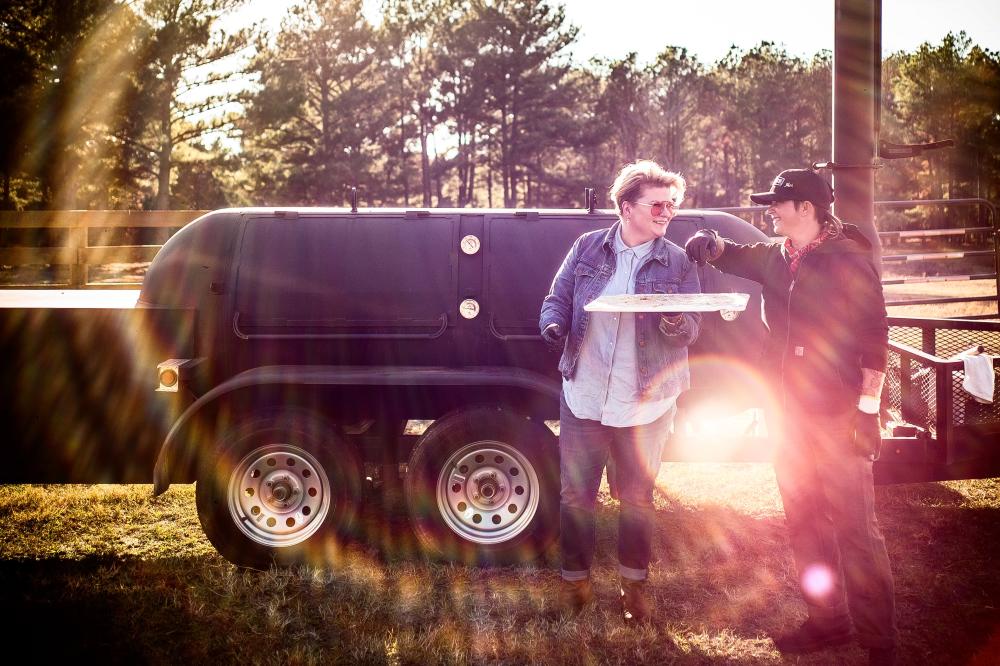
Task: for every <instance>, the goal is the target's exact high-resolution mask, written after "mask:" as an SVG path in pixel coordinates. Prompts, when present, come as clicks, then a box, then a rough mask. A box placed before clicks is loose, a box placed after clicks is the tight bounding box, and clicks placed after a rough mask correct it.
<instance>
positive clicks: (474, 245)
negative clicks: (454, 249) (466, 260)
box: [461, 234, 482, 255]
mask: <svg viewBox="0 0 1000 666" xmlns="http://www.w3.org/2000/svg"><path fill="white" fill-rule="evenodd" d="M481 245H482V243H480V242H479V239H478V238H477V237H475V236H473V235H472V234H469V235H468V236H466V237H465V238H463V239H462V242H461V246H462V252H464V253H466V254H468V255H473V254H475V253H476V252H479V248H480V246H481Z"/></svg>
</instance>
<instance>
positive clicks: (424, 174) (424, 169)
mask: <svg viewBox="0 0 1000 666" xmlns="http://www.w3.org/2000/svg"><path fill="white" fill-rule="evenodd" d="M420 185H421V189H422V191H423V195H424V199H423V207H424V208H430V207H431V160H430V157H429V156H428V155H427V122H426V121H425V120H424V117H423V114H421V116H420Z"/></svg>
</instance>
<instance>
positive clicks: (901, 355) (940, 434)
mask: <svg viewBox="0 0 1000 666" xmlns="http://www.w3.org/2000/svg"><path fill="white" fill-rule="evenodd" d="M889 338H890V342H889V366H888V369H887V372H886V385H885V389H884V391H883V393H882V411H883V414H884V415H885V416H886V417H887V419H888V424H887V432H886V431H884V434H883V439H882V453H881V457H880V459H879V461H878V463H876V466H875V476H876V482H878V483H901V482H910V481H931V480H948V479H971V478H989V477H993V476H1000V377H998V375H1000V357H998V354H1000V322H998V321H969V320H963V319H924V318H909V317H890V318H889ZM969 350H976V351H979V352H980V353H984V354H988V355H989V356H990V357H991V362H992V365H993V374H994V392H993V402H992V403H989V402H981V401H979V400H976V399H975V398H974V397H973V396H972V395H971V394H969V393H968V392H967V391H966V390H965V389H964V388H963V386H962V385H963V381H964V380H965V362H964V361H963V360H962V359H961V358H959V355H961V354H963V353H964V352H967V351H969Z"/></svg>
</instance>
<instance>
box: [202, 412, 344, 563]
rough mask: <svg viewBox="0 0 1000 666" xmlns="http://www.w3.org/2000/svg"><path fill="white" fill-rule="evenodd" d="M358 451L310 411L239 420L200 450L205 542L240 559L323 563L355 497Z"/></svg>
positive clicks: (333, 551) (338, 538)
mask: <svg viewBox="0 0 1000 666" xmlns="http://www.w3.org/2000/svg"><path fill="white" fill-rule="evenodd" d="M360 469H361V468H360V464H359V462H358V458H357V455H356V454H355V453H354V451H353V450H352V449H351V447H350V446H349V445H348V444H347V443H346V442H345V440H344V439H343V438H342V437H341V436H339V434H338V433H337V431H336V430H335V429H334V428H333V427H332V426H331V425H329V424H328V423H326V422H325V421H324V420H322V419H321V418H319V417H317V416H316V415H315V414H312V413H310V412H307V411H304V410H301V411H300V410H286V411H282V412H280V413H278V414H275V415H271V416H266V417H262V418H255V419H253V420H251V421H248V422H245V423H241V424H238V425H236V426H234V427H233V428H231V429H230V430H228V431H227V432H225V433H224V434H223V435H222V437H221V438H220V439H219V442H218V444H217V446H216V448H215V451H214V453H213V455H206V456H203V457H202V460H201V464H200V465H199V472H198V482H197V485H196V493H195V494H196V500H197V506H198V518H199V519H200V520H201V525H202V529H204V531H205V534H206V536H208V539H209V541H211V542H212V545H213V546H215V548H216V550H218V551H219V553H220V554H221V555H222V556H223V557H225V558H226V559H227V560H229V561H230V562H232V563H233V564H236V565H238V566H243V567H250V568H254V569H266V568H268V567H269V566H271V565H272V564H277V565H279V566H286V565H292V564H300V563H310V564H315V565H324V564H328V563H329V561H330V558H331V556H333V555H336V553H337V552H338V551H339V548H340V546H341V544H342V543H343V540H344V539H345V537H347V535H348V533H349V531H350V529H351V527H352V526H353V524H354V520H355V517H356V514H357V508H358V505H359V503H360V498H361V471H360Z"/></svg>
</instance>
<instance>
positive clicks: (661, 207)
mask: <svg viewBox="0 0 1000 666" xmlns="http://www.w3.org/2000/svg"><path fill="white" fill-rule="evenodd" d="M632 203H634V204H635V205H636V206H649V213H650V215H652V216H653V217H660V216H661V215H663V214H664V213H666V212H667V211H670V212H671V213H673V212H674V211H675V210H677V204H676V203H674V202H673V201H653V202H651V203H646V202H644V201H633V202H632Z"/></svg>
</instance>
